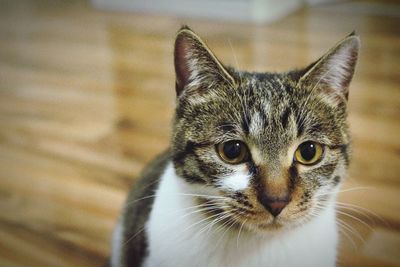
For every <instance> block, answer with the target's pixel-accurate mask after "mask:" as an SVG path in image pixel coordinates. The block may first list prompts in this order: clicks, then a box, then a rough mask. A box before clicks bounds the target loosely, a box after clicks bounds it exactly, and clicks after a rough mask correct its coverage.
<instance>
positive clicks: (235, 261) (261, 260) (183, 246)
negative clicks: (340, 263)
mask: <svg viewBox="0 0 400 267" xmlns="http://www.w3.org/2000/svg"><path fill="white" fill-rule="evenodd" d="M195 188H196V187H194V186H193V185H190V184H188V183H186V182H185V181H184V180H183V179H182V178H180V177H178V176H177V175H176V173H175V170H174V169H173V166H172V164H169V165H168V167H167V169H166V170H165V173H164V174H163V176H162V177H161V182H160V185H159V188H158V189H157V192H156V194H157V197H156V199H155V202H154V206H153V209H152V211H151V214H150V219H149V221H148V223H147V225H146V233H147V235H148V237H149V239H148V240H149V256H148V257H147V258H146V260H145V263H144V266H145V267H156V266H163V267H177V266H195V267H202V266H207V267H221V266H229V267H243V266H246V267H259V266H263V267H298V266H307V267H321V266H324V267H334V266H335V265H336V245H337V227H336V222H335V210H334V205H333V202H332V203H331V205H329V206H328V207H327V208H326V209H325V210H324V211H322V212H320V213H319V215H318V216H317V217H315V218H313V219H312V220H311V221H309V222H308V223H305V224H303V225H301V226H298V227H296V228H294V229H288V230H285V231H282V232H271V233H265V234H261V233H260V234H255V233H254V232H252V231H248V230H246V227H243V229H242V231H241V233H240V235H239V232H238V231H237V230H227V229H228V227H229V225H228V227H227V226H225V227H222V228H218V225H215V224H214V226H212V225H210V223H211V222H212V220H213V219H206V218H205V217H204V215H202V213H200V212H197V211H196V209H195V208H196V205H198V203H197V202H196V201H194V197H192V196H190V195H188V194H187V192H192V193H191V194H194V193H193V192H194V189H195ZM207 227H211V228H207Z"/></svg>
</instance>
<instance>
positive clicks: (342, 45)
mask: <svg viewBox="0 0 400 267" xmlns="http://www.w3.org/2000/svg"><path fill="white" fill-rule="evenodd" d="M359 48H360V38H359V37H358V36H356V35H355V33H354V32H353V33H351V34H350V35H348V36H347V37H346V38H344V39H343V40H342V41H340V42H339V43H338V44H337V45H336V46H334V47H333V48H332V49H331V50H329V51H328V52H327V53H326V54H325V55H324V56H322V57H321V58H320V59H319V60H317V61H316V62H314V63H313V64H311V65H310V66H308V67H307V68H306V72H305V74H304V75H303V76H302V77H301V78H300V80H299V84H300V85H307V87H309V88H317V89H320V90H319V91H320V92H321V91H322V92H323V93H327V94H330V95H331V96H338V98H336V99H346V100H347V98H348V95H349V85H350V82H351V79H352V78H353V74H354V70H355V66H356V63H357V58H358V52H359ZM334 98H335V97H334Z"/></svg>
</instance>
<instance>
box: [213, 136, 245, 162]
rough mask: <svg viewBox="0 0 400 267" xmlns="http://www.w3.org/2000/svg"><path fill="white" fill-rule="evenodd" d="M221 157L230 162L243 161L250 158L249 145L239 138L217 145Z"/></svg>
mask: <svg viewBox="0 0 400 267" xmlns="http://www.w3.org/2000/svg"><path fill="white" fill-rule="evenodd" d="M216 149H217V152H218V155H219V156H220V158H221V159H222V160H223V161H225V162H226V163H229V164H239V163H243V162H244V161H246V160H247V158H248V153H249V152H248V149H247V146H246V145H245V144H244V143H243V142H242V141H239V140H231V141H227V142H224V143H220V144H218V145H217V146H216Z"/></svg>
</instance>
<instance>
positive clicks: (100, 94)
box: [0, 1, 400, 267]
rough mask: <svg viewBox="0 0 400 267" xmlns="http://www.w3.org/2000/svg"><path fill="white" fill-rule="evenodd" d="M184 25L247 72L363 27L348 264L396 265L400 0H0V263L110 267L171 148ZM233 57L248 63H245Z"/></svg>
mask: <svg viewBox="0 0 400 267" xmlns="http://www.w3.org/2000/svg"><path fill="white" fill-rule="evenodd" d="M182 23H188V24H189V25H191V26H192V27H193V28H194V29H195V30H196V31H197V32H198V33H199V34H200V35H202V36H204V38H205V39H206V40H208V43H209V44H210V46H211V47H212V48H214V50H215V52H216V54H217V55H219V57H220V58H221V59H222V60H223V61H224V62H227V63H229V64H233V65H235V66H236V65H239V67H240V68H242V69H250V70H270V71H271V70H274V71H280V70H286V69H288V68H290V67H294V66H302V65H305V64H306V63H309V62H311V60H313V59H316V57H317V56H319V55H321V53H323V52H324V51H325V50H326V49H328V48H329V47H331V46H332V45H333V44H334V43H335V42H336V41H338V40H339V39H341V38H342V37H344V36H345V35H346V34H348V33H349V32H351V31H352V30H353V29H355V30H356V31H357V32H358V34H359V35H360V36H361V40H362V49H361V58H360V61H359V65H358V69H357V73H356V76H355V79H354V83H353V84H352V88H351V92H350V123H351V130H352V132H353V138H354V155H353V162H352V165H351V168H350V177H349V180H348V182H347V184H346V186H345V188H348V189H349V190H348V191H346V190H345V191H344V192H342V193H341V196H340V201H341V202H346V203H350V204H351V205H354V206H351V208H350V209H347V210H343V211H346V212H347V214H348V215H343V214H342V215H341V216H340V217H341V219H342V220H343V221H345V222H346V223H347V225H348V226H346V227H344V228H343V232H344V234H343V236H342V242H341V248H340V251H341V254H340V263H341V266H349V267H350V266H360V267H369V266H380V267H389V266H400V138H399V134H400V123H399V122H400V120H399V117H400V75H399V74H400V5H398V4H395V2H393V1H392V3H390V2H388V3H387V4H382V1H372V2H368V3H365V2H351V3H342V4H336V5H328V6H321V7H315V8H312V9H307V10H301V11H299V12H296V13H294V14H292V15H290V16H289V17H287V18H285V19H283V20H281V21H279V22H276V23H273V24H270V25H266V26H254V25H250V24H237V23H236V24H230V23H221V22H220V23H217V22H211V21H199V20H197V21H195V20H190V19H176V18H172V17H166V16H156V17H154V16H145V15H140V14H128V13H116V12H104V11H96V10H94V9H93V8H91V7H90V5H89V4H88V3H86V2H80V1H48V2H44V1H1V2H0V266H7V267H8V266H12V267H14V266H33V267H34V266H41V267H46V266H52V267H53V266H54V267H57V266H101V265H102V264H103V263H104V262H105V261H106V258H107V256H108V255H109V251H110V246H109V243H110V236H111V231H112V229H113V226H114V223H115V221H116V218H117V216H118V213H119V211H120V209H121V205H122V203H123V201H124V199H125V195H126V192H127V190H128V188H129V185H130V184H132V182H133V181H134V180H135V177H137V175H138V173H139V172H140V170H141V169H142V168H143V166H144V165H145V164H146V163H147V162H149V160H151V158H152V157H153V156H154V155H156V154H157V153H159V152H160V151H162V150H164V149H165V148H166V147H167V146H168V140H169V131H170V120H171V117H172V112H173V109H174V101H175V95H174V94H175V93H174V72H173V65H172V46H173V39H174V35H175V32H176V30H177V29H178V28H179V26H180V25H181V24H182ZM235 57H236V58H237V62H238V64H236V62H235Z"/></svg>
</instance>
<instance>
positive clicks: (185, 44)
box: [174, 26, 235, 96]
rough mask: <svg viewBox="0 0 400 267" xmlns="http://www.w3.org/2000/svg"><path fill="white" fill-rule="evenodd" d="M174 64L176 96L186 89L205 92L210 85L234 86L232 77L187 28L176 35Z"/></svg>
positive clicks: (199, 39) (201, 41) (183, 28)
mask: <svg viewBox="0 0 400 267" xmlns="http://www.w3.org/2000/svg"><path fill="white" fill-rule="evenodd" d="M174 63H175V74H176V94H177V96H180V95H181V94H182V92H183V91H185V89H187V88H188V87H191V88H194V89H195V90H206V89H207V88H208V87H209V86H211V85H212V84H221V83H224V82H228V83H229V84H231V85H232V84H235V80H234V79H233V77H232V76H231V75H230V74H229V73H228V71H227V70H226V69H225V67H224V66H223V65H222V63H221V62H220V61H219V60H218V59H217V58H216V56H215V55H214V54H213V53H212V52H211V50H210V49H209V48H208V47H207V45H206V44H205V43H204V42H203V40H201V38H200V37H199V36H197V35H196V34H195V33H194V32H193V31H192V30H191V29H190V28H189V27H187V26H184V27H182V28H181V29H180V30H179V31H178V33H177V36H176V40H175V50H174Z"/></svg>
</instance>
